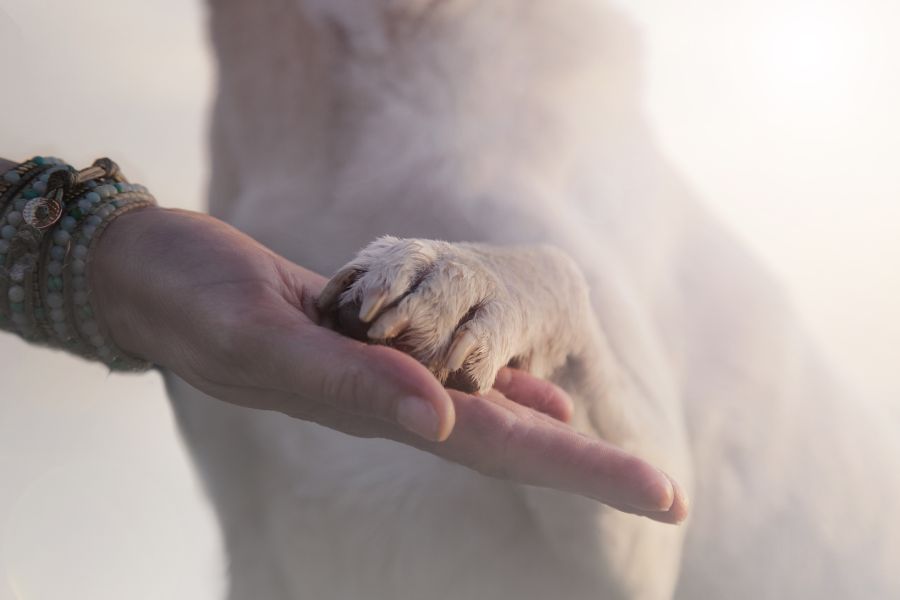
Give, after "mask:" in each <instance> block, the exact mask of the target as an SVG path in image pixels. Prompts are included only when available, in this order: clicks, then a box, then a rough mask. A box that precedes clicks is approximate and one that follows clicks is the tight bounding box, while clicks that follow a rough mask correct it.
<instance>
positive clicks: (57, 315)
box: [50, 308, 66, 322]
mask: <svg viewBox="0 0 900 600" xmlns="http://www.w3.org/2000/svg"><path fill="white" fill-rule="evenodd" d="M50 319H51V320H53V321H56V322H60V321H65V320H66V312H65V311H64V310H63V309H61V308H54V309H52V310H51V311H50Z"/></svg>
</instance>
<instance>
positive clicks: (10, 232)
mask: <svg viewBox="0 0 900 600" xmlns="http://www.w3.org/2000/svg"><path fill="white" fill-rule="evenodd" d="M15 235H16V228H15V227H13V226H12V225H4V226H3V228H2V229H0V237H2V238H3V239H4V240H11V239H13V237H14V236H15Z"/></svg>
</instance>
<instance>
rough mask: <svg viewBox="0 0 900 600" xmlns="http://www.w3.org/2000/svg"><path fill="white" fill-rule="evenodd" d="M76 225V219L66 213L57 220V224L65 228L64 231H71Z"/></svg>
mask: <svg viewBox="0 0 900 600" xmlns="http://www.w3.org/2000/svg"><path fill="white" fill-rule="evenodd" d="M77 225H78V221H76V220H75V219H74V218H72V217H70V216H68V215H67V216H65V217H63V218H62V220H61V221H60V222H59V226H60V227H61V228H63V229H65V230H66V231H68V232H69V233H72V230H74V229H75V227H76V226H77Z"/></svg>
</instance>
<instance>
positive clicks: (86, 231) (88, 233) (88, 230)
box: [81, 225, 97, 240]
mask: <svg viewBox="0 0 900 600" xmlns="http://www.w3.org/2000/svg"><path fill="white" fill-rule="evenodd" d="M96 232H97V228H96V227H94V226H92V225H85V226H84V227H83V228H82V230H81V235H83V236H84V237H85V239H88V240H89V239H91V238H92V237H94V233H96Z"/></svg>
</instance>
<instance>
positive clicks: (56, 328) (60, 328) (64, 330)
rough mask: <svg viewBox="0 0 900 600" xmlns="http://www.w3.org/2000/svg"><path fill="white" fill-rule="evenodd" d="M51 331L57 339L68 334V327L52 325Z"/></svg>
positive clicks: (60, 324)
mask: <svg viewBox="0 0 900 600" xmlns="http://www.w3.org/2000/svg"><path fill="white" fill-rule="evenodd" d="M53 331H55V332H56V335H58V336H59V337H66V334H68V333H69V327H68V326H67V325H66V324H65V323H54V324H53Z"/></svg>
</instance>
